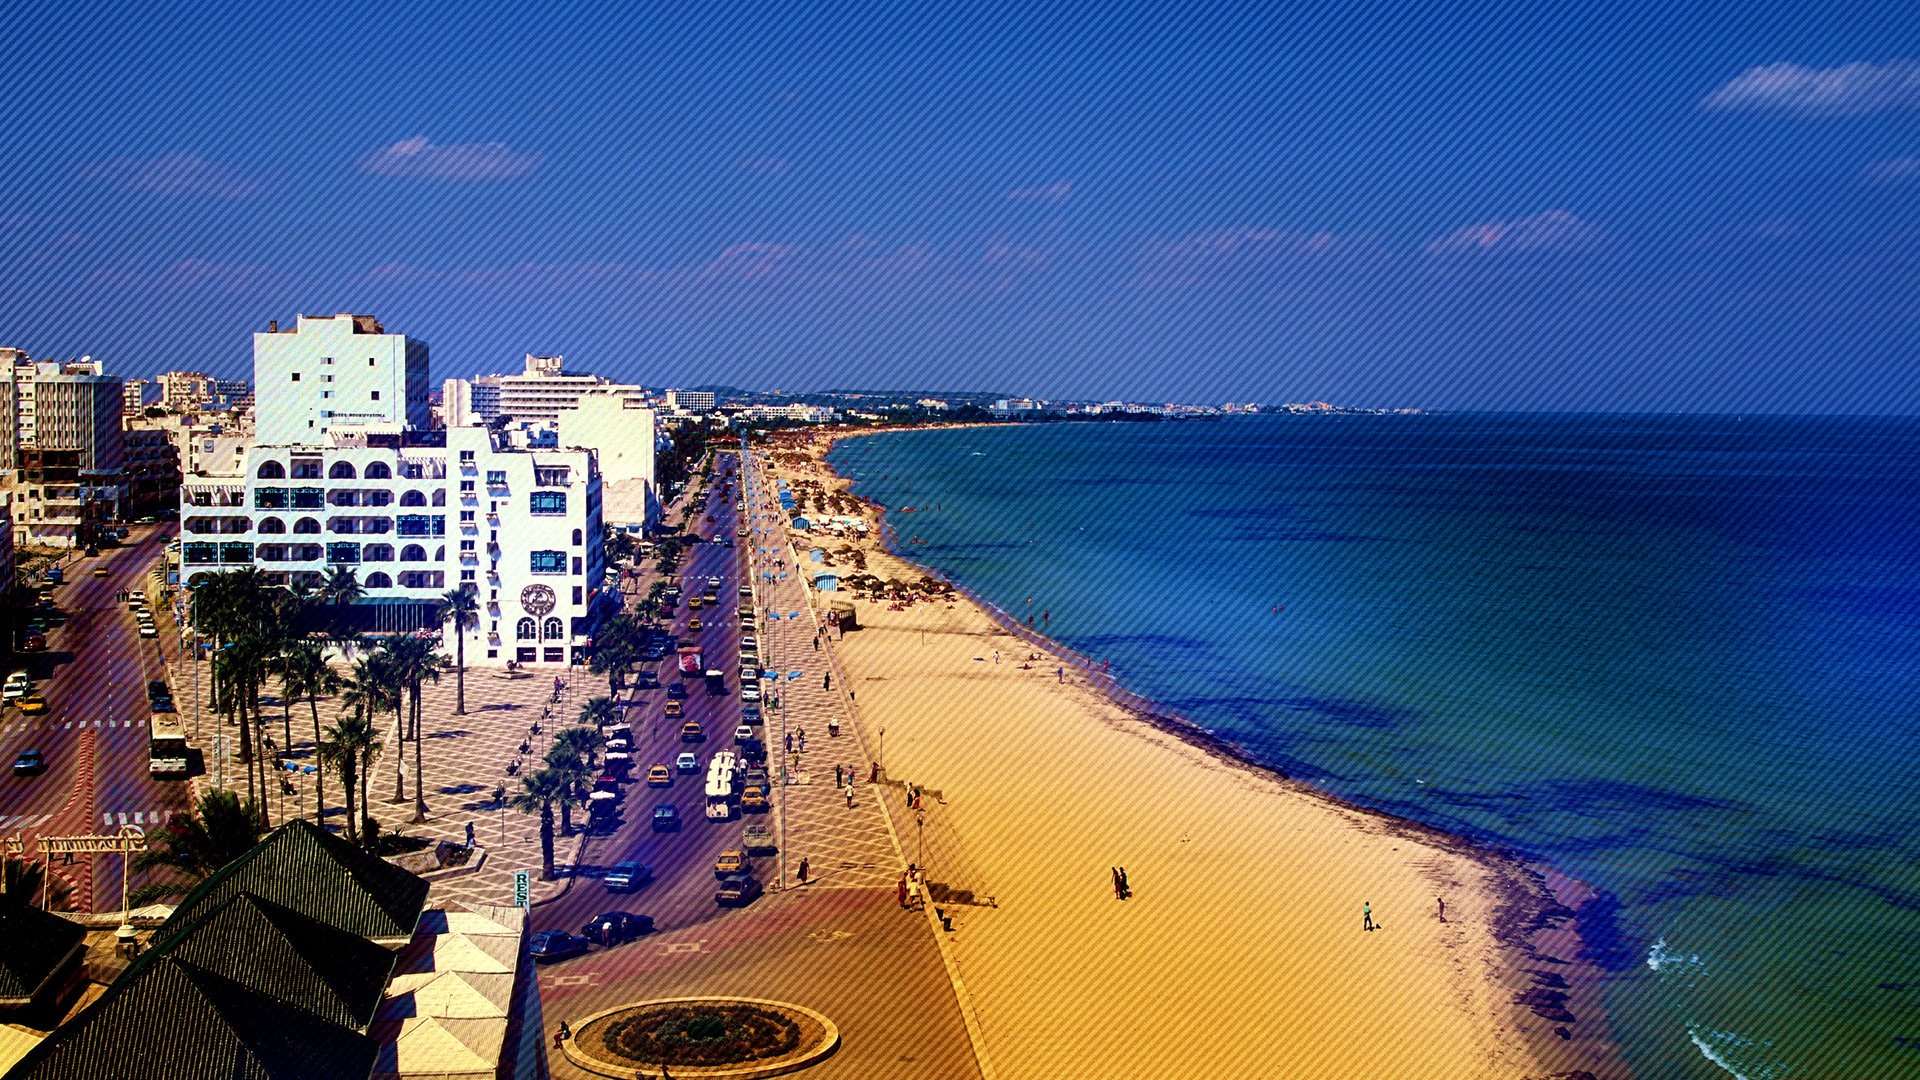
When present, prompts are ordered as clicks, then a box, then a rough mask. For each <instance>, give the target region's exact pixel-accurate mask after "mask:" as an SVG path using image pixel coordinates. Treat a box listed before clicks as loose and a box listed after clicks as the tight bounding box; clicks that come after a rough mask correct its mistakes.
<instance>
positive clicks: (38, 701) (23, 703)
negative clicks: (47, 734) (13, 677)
mask: <svg viewBox="0 0 1920 1080" xmlns="http://www.w3.org/2000/svg"><path fill="white" fill-rule="evenodd" d="M18 704H19V706H20V711H21V712H23V713H26V714H27V715H28V716H38V715H39V714H41V713H43V712H46V711H47V699H46V698H43V697H41V696H40V695H39V694H28V695H27V696H26V697H23V698H21V699H20V700H19V702H18Z"/></svg>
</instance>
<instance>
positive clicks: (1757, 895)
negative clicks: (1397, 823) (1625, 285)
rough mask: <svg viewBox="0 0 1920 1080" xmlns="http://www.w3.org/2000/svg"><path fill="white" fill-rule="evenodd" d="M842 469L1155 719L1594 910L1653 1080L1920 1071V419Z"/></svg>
mask: <svg viewBox="0 0 1920 1080" xmlns="http://www.w3.org/2000/svg"><path fill="white" fill-rule="evenodd" d="M829 461H830V463H831V464H832V465H833V466H834V467H835V468H836V469H837V470H838V471H839V472H840V473H841V474H842V475H844V476H847V477H850V478H852V479H853V480H854V482H855V483H854V490H855V492H857V493H858V494H860V495H863V496H866V497H869V498H871V499H874V500H876V501H877V502H879V503H880V504H882V505H883V506H885V507H887V508H888V510H887V521H888V523H889V525H890V526H891V528H892V531H893V533H894V535H895V538H896V540H897V543H898V549H899V550H900V552H901V553H902V554H904V555H906V556H908V557H910V558H912V559H914V560H916V561H918V562H920V563H922V564H924V565H927V566H929V567H932V568H934V569H936V570H938V571H940V572H941V573H943V574H945V575H948V576H949V577H951V578H952V579H953V580H954V581H956V582H957V583H959V584H961V585H964V586H966V587H967V588H969V589H971V590H972V591H974V592H975V593H977V594H979V595H981V596H982V597H984V598H986V599H987V600H989V601H990V602H992V603H994V604H996V605H997V606H999V607H1001V608H1002V609H1004V610H1005V611H1007V612H1010V613H1013V615H1014V616H1015V617H1016V618H1019V619H1022V620H1023V621H1024V618H1025V617H1026V616H1028V615H1031V616H1032V617H1033V618H1034V620H1035V622H1034V626H1035V628H1036V629H1044V630H1045V631H1046V632H1047V633H1048V634H1050V635H1051V636H1052V637H1053V638H1055V639H1056V640H1058V641H1060V642H1061V643H1063V644H1064V645H1066V646H1068V647H1070V648H1072V649H1076V650H1078V651H1080V652H1082V653H1085V654H1087V655H1088V656H1090V657H1092V658H1094V660H1096V661H1098V662H1103V663H1107V664H1110V665H1111V669H1112V672H1113V674H1114V675H1115V676H1116V677H1117V678H1118V679H1119V681H1120V682H1121V683H1122V685H1123V686H1124V687H1125V688H1126V689H1128V690H1131V691H1133V692H1135V693H1138V694H1141V695H1144V696H1145V697H1148V698H1150V699H1153V700H1154V701H1155V702H1157V703H1159V704H1160V705H1162V706H1164V707H1166V708H1167V709H1169V710H1171V711H1173V712H1176V713H1178V714H1179V715H1181V716H1184V717H1185V718H1187V719H1188V720H1190V721H1192V722H1194V723H1196V724H1199V725H1200V726H1202V727H1204V728H1206V729H1209V730H1210V731H1212V732H1215V733H1217V734H1218V735H1220V736H1221V737H1223V738H1226V739H1229V740H1231V741H1233V742H1235V743H1237V744H1239V745H1240V746H1241V747H1243V748H1245V749H1246V750H1248V751H1249V752H1251V753H1253V754H1255V755H1257V756H1258V757H1259V758H1260V759H1262V760H1264V761H1266V762H1267V763H1269V764H1271V765H1272V766H1274V767H1275V768H1278V769H1280V770H1282V771H1284V772H1286V773H1288V774H1289V775H1292V776H1295V777H1298V778H1301V779H1304V780H1306V781H1308V782H1311V783H1314V784H1317V785H1319V786H1322V787H1324V788H1325V789H1327V790H1329V791H1331V792H1334V793H1336V794H1339V795H1341V796H1344V797H1346V798H1348V799H1350V800H1353V801H1355V802H1357V803H1360V804H1364V805H1366V806H1370V807H1375V808H1378V809H1380V810H1384V811H1387V812H1390V813H1393V814H1396V815H1400V816H1403V817H1406V818H1411V819H1414V820H1417V821H1420V822H1424V823H1426V824H1428V825H1432V826H1437V827H1439V828H1442V829H1446V830H1449V831H1451V832H1454V833H1457V834H1461V835H1465V836H1469V837H1473V838H1475V839H1478V840H1481V841H1483V842H1486V843H1488V844H1490V845H1497V846H1501V847H1505V848H1509V849H1512V850H1514V851H1516V852H1518V853H1519V854H1521V855H1523V856H1524V857H1526V858H1529V859H1533V860H1537V861H1539V862H1541V863H1544V864H1546V865H1548V866H1551V867H1553V868H1554V869H1556V870H1558V871H1560V872H1562V873H1565V874H1567V875H1570V876H1572V877H1575V878H1578V879H1579V880H1581V881H1584V882H1586V883H1587V884H1588V885H1590V886H1592V887H1593V888H1595V889H1597V890H1599V891H1600V893H1601V897H1602V898H1601V899H1600V900H1597V901H1594V902H1592V903H1590V904H1589V905H1587V907H1586V908H1585V909H1584V910H1583V912H1582V917H1581V925H1580V932H1581V935H1582V940H1583V942H1584V948H1585V951H1586V954H1587V956H1588V957H1589V958H1590V959H1591V960H1592V961H1594V962H1595V963H1596V964H1598V965H1599V966H1600V967H1601V968H1603V969H1604V970H1605V971H1606V973H1607V974H1606V976H1605V978H1604V980H1603V985H1604V991H1603V997H1604V1000H1605V1004H1606V1007H1607V1010H1608V1014H1609V1024H1610V1025H1611V1027H1612V1030H1613V1033H1614V1036H1615V1039H1616V1041H1617V1042H1618V1043H1619V1044H1620V1048H1621V1050H1622V1052H1623V1054H1624V1055H1625V1057H1626V1059H1627V1061H1628V1062H1629V1064H1630V1065H1631V1067H1632V1068H1633V1070H1634V1073H1635V1075H1636V1076H1638V1077H1641V1078H1643V1080H1727V1078H1728V1077H1742V1078H1745V1080H1785V1078H1788V1077H1792V1078H1803V1077H1804V1078H1826V1077H1832V1078H1851V1080H1877V1078H1882V1077H1887V1078H1892V1077H1920V869H1917V868H1920V420H1914V419H1878V418H1824V417H1820V418H1816V417H1781V416H1733V415H1713V416H1641V415H1633V416H1625V415H1538V414H1426V415H1396V416H1365V415H1331V416H1313V415H1277V416H1262V417H1255V418H1244V419H1239V418H1237V419H1231V420H1222V421H1218V422H1169V423H1060V424H1044V425H1021V426H1004V427H983V428H968V429H952V430H924V431H910V432H902V433H896V434H887V435H881V436H876V437H869V438H855V439H847V440H843V441H841V442H840V443H839V444H837V445H836V446H835V447H834V449H833V451H832V452H831V454H830V456H829ZM908 508H911V512H908ZM1250 827H1251V824H1250Z"/></svg>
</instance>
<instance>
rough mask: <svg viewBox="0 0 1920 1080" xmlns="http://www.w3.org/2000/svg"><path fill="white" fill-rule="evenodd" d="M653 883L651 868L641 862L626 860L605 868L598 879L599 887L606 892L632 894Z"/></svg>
mask: <svg viewBox="0 0 1920 1080" xmlns="http://www.w3.org/2000/svg"><path fill="white" fill-rule="evenodd" d="M651 881H653V867H651V866H648V865H647V864H646V863H643V862H636V861H633V860H628V861H627V862H617V863H614V864H613V865H612V866H610V867H608V868H607V872H606V873H605V874H603V875H602V876H601V878H600V887H601V888H603V889H606V890H607V891H608V892H632V891H634V890H635V889H638V888H640V887H641V886H642V885H646V884H648V883H650V882H651Z"/></svg>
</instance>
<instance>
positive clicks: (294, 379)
mask: <svg viewBox="0 0 1920 1080" xmlns="http://www.w3.org/2000/svg"><path fill="white" fill-rule="evenodd" d="M293 381H294V382H299V381H300V373H299V372H297V371H296V372H294V373H293Z"/></svg>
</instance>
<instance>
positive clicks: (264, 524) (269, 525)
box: [255, 517, 287, 533]
mask: <svg viewBox="0 0 1920 1080" xmlns="http://www.w3.org/2000/svg"><path fill="white" fill-rule="evenodd" d="M255 531H256V532H263V533H284V532H286V531H287V523H286V522H284V521H281V520H280V519H279V518H277V517H267V518H261V519H260V525H259V527H258V528H257V529H256V530H255Z"/></svg>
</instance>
